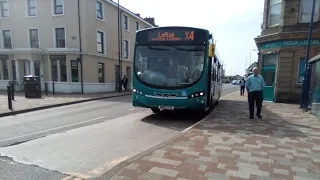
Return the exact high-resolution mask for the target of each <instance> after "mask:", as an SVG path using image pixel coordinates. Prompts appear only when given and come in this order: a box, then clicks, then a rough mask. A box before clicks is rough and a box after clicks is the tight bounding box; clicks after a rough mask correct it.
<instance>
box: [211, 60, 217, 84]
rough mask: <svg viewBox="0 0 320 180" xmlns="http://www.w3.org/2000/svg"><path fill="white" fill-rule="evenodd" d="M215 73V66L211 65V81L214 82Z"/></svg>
mask: <svg viewBox="0 0 320 180" xmlns="http://www.w3.org/2000/svg"><path fill="white" fill-rule="evenodd" d="M216 73H217V72H216V67H215V64H212V81H216Z"/></svg>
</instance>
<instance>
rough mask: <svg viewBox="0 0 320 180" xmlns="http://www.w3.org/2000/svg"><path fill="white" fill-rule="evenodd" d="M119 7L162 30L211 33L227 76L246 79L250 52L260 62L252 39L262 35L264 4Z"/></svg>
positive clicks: (143, 2) (230, 0)
mask: <svg viewBox="0 0 320 180" xmlns="http://www.w3.org/2000/svg"><path fill="white" fill-rule="evenodd" d="M115 2H117V1H116V0H115ZM120 4H121V5H122V6H124V7H126V8H127V9H129V10H131V11H132V12H134V13H140V14H141V16H142V17H149V16H150V17H154V18H155V21H156V24H157V25H159V26H169V25H181V26H192V27H200V28H205V29H208V30H209V31H211V33H212V34H213V37H214V38H215V39H216V40H218V41H217V49H218V51H219V55H220V57H221V59H222V61H224V64H225V67H226V73H227V75H230V74H231V72H232V74H233V75H234V74H235V73H237V74H239V75H243V74H244V70H245V63H246V58H248V61H247V66H248V65H249V61H250V60H249V59H250V52H251V62H254V61H257V52H254V51H252V50H253V49H257V47H256V45H255V42H254V39H253V38H255V37H256V36H258V35H259V34H260V32H261V29H260V27H261V23H262V13H263V0H161V1H154V0H120Z"/></svg>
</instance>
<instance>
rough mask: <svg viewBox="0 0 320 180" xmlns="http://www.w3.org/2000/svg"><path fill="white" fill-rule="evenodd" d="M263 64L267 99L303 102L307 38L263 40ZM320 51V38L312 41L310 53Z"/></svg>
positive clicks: (261, 49) (259, 43)
mask: <svg viewBox="0 0 320 180" xmlns="http://www.w3.org/2000/svg"><path fill="white" fill-rule="evenodd" d="M256 42H257V47H258V49H259V60H258V64H259V68H260V70H261V75H262V76H263V77H264V79H265V83H266V86H265V91H264V94H263V97H264V100H265V101H273V102H280V103H299V102H300V95H301V90H302V82H303V77H304V68H305V64H306V59H305V58H306V57H305V54H306V46H307V43H308V40H306V39H299V40H297V39H286V40H273V41H266V40H265V41H261V40H260V42H259V41H258V40H257V39H256ZM317 54H320V39H314V40H312V41H311V48H310V57H313V56H315V55H317Z"/></svg>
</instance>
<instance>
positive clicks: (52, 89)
mask: <svg viewBox="0 0 320 180" xmlns="http://www.w3.org/2000/svg"><path fill="white" fill-rule="evenodd" d="M52 94H53V95H54V94H55V92H54V82H52Z"/></svg>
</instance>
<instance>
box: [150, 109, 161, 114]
mask: <svg viewBox="0 0 320 180" xmlns="http://www.w3.org/2000/svg"><path fill="white" fill-rule="evenodd" d="M151 111H152V112H153V113H158V112H160V109H158V108H151Z"/></svg>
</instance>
